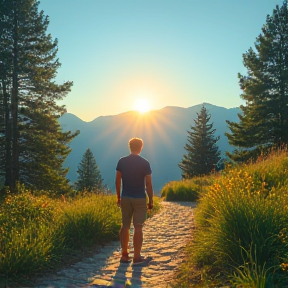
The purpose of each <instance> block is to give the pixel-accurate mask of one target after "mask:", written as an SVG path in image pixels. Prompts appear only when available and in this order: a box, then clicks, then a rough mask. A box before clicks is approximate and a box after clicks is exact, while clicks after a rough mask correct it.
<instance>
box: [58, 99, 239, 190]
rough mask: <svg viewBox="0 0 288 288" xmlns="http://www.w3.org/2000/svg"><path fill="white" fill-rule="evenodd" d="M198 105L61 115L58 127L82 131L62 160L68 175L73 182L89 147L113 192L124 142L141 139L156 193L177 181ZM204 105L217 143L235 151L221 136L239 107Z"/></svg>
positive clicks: (234, 117) (234, 118)
mask: <svg viewBox="0 0 288 288" xmlns="http://www.w3.org/2000/svg"><path fill="white" fill-rule="evenodd" d="M201 106H202V104H199V105H195V106H192V107H189V108H181V107H165V108H163V109H160V110H154V111H150V112H149V113H146V114H144V115H141V114H139V113H137V112H134V111H130V112H126V113H122V114H119V115H115V116H101V117H98V118H96V119H94V120H93V121H91V122H84V121H82V120H81V119H79V118H78V117H76V116H75V115H73V114H69V113H67V114H64V115H63V116H62V117H61V118H60V119H59V123H60V124H61V127H62V129H63V130H65V131H67V130H71V131H76V130H80V134H79V135H78V136H77V137H76V138H75V139H74V140H73V141H72V142H71V145H70V146H71V148H72V152H71V153H70V154H69V156H68V157H67V159H66V162H65V166H67V167H70V170H69V173H68V178H69V179H70V180H71V182H72V183H73V182H74V181H76V179H77V172H76V171H77V166H78V165H79V163H80V161H81V159H82V156H83V154H84V152H85V150H86V149H87V148H90V149H91V151H92V152H93V154H94V157H95V159H96V162H97V165H98V166H99V169H100V171H101V174H102V177H103V178H104V183H106V184H107V185H108V186H109V187H110V188H111V189H112V190H113V191H114V188H115V185H114V177H115V167H116V163H117V161H118V159H119V158H120V157H121V156H124V155H127V154H128V153H129V150H128V140H129V139H130V138H132V137H141V138H142V139H143V140H144V148H143V152H142V153H141V155H142V156H143V157H145V158H147V159H148V160H149V161H150V163H151V167H152V177H153V185H154V190H155V191H156V192H159V191H160V190H161V188H162V187H163V185H164V184H165V183H167V182H168V181H172V180H180V179H181V170H180V169H179V167H178V163H179V162H180V161H181V159H182V157H183V154H184V153H185V149H184V145H185V143H186V142H187V130H189V129H190V126H191V125H194V121H193V120H194V119H195V118H196V117H197V115H196V113H197V112H200V109H201ZM205 107H206V108H207V110H208V112H209V113H210V114H211V122H213V123H214V128H216V133H215V135H216V136H217V135H220V140H219V141H218V145H219V148H220V150H221V151H222V154H223V155H224V154H225V151H231V150H232V149H233V148H232V147H231V146H229V144H228V140H227V137H226V136H225V135H224V134H225V132H227V131H229V130H228V127H227V124H226V120H230V121H234V122H236V121H238V117H237V113H239V112H240V110H239V108H231V109H227V108H223V107H218V106H214V105H211V104H206V103H205Z"/></svg>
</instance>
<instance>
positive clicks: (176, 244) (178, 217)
mask: <svg viewBox="0 0 288 288" xmlns="http://www.w3.org/2000/svg"><path fill="white" fill-rule="evenodd" d="M194 208H195V203H188V202H179V203H171V202H163V208H162V209H161V211H160V212H159V213H158V214H157V215H154V216H153V217H152V218H150V219H148V220H147V221H146V224H145V226H144V228H143V231H144V242H143V248H142V254H143V255H145V256H152V257H153V259H152V261H151V262H150V263H149V264H148V265H147V266H144V267H136V266H132V265H131V264H123V263H120V262H119V259H120V244H119V241H115V242H111V243H110V244H108V245H106V246H105V247H103V248H102V249H101V250H100V251H99V253H97V254H95V255H94V256H93V257H90V258H86V259H84V260H83V261H81V262H78V263H76V264H74V265H72V266H70V267H68V268H66V269H63V270H61V271H59V272H58V273H57V274H55V275H50V276H45V277H44V278H42V279H39V282H38V284H36V283H35V286H29V287H33V288H36V287H37V288H72V287H73V288H76V287H82V288H83V287H85V288H88V287H91V288H93V287H95V288H96V287H107V286H108V285H109V283H111V280H112V279H113V278H114V279H115V280H117V281H119V282H121V279H123V278H124V277H126V278H128V279H130V282H131V283H132V287H154V288H156V287H159V288H161V287H167V284H168V283H169V282H170V281H171V280H173V274H174V272H175V269H177V267H178V266H179V264H180V263H181V262H182V261H183V257H184V255H183V248H184V247H185V245H186V243H187V240H189V238H190V237H191V232H192V230H193V228H194V217H193V210H194ZM131 232H132V231H131ZM131 234H132V233H131ZM131 240H132V237H131V239H130V247H132V242H131ZM131 250H133V247H132V249H131ZM26 287H27V286H26Z"/></svg>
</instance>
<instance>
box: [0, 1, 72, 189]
mask: <svg viewBox="0 0 288 288" xmlns="http://www.w3.org/2000/svg"><path fill="white" fill-rule="evenodd" d="M38 5H39V1H36V0H1V1H0V81H1V84H0V85H1V86H0V88H1V91H0V105H1V109H0V111H1V112H0V113H2V115H4V116H3V117H4V118H3V117H2V118H3V119H4V120H2V122H1V124H0V125H2V126H3V128H4V129H2V128H1V131H2V132H1V131H0V133H1V135H0V136H2V137H1V141H0V145H1V148H0V150H1V151H5V153H4V155H2V154H3V153H2V154H1V155H2V158H4V160H5V164H4V166H5V167H4V171H3V168H2V173H4V174H5V178H6V185H8V186H10V188H11V190H13V191H14V190H15V187H16V182H17V181H21V182H22V183H24V184H28V185H31V186H32V187H34V188H37V189H48V190H50V189H52V187H53V190H55V191H56V190H57V191H61V190H62V189H64V190H65V189H68V188H69V185H68V181H67V180H66V178H65V176H66V173H67V169H62V168H60V166H61V165H62V163H63V161H64V160H65V158H66V156H67V155H68V153H69V151H70V149H69V147H68V145H69V143H70V141H71V140H72V139H73V138H74V137H75V136H76V134H77V133H75V134H72V133H70V132H67V133H62V132H61V129H60V127H59V125H58V124H57V118H59V117H60V116H61V115H62V114H63V113H65V112H66V109H65V107H64V106H59V105H58V104H57V101H58V100H61V99H63V97H65V96H66V95H67V93H68V92H69V91H70V88H71V86H72V82H69V81H67V82H65V83H63V84H56V83H55V80H54V78H55V76H56V73H57V69H58V68H59V67H60V63H59V61H58V59H57V50H58V48H57V39H56V40H53V39H52V37H51V35H50V34H47V27H48V24H49V20H48V17H47V16H44V12H43V11H38ZM40 115H41V117H40ZM47 123H49V125H50V126H49V127H52V126H53V128H52V129H49V128H48V129H47V127H46V125H47ZM57 125H58V126H57ZM3 131H4V132H3ZM40 151H41V152H40ZM48 155H49V157H50V159H49V161H47V157H48ZM0 157H1V156H0ZM40 163H41V165H42V166H41V167H42V168H41V167H39V164H40ZM44 166H45V168H44ZM27 169H29V170H27ZM47 171H49V172H47ZM28 174H29V175H30V176H29V177H28V176H27V175H28ZM32 175H37V181H36V176H35V177H34V176H32ZM59 177H60V178H59ZM33 178H34V180H32V179H33ZM48 178H49V179H48ZM41 179H46V180H47V181H46V180H45V181H43V182H41ZM57 179H58V180H59V181H58V180H57ZM60 179H61V181H60ZM40 182H41V184H40ZM44 183H46V184H47V186H46V185H45V186H46V187H43V186H44ZM48 183H50V184H48ZM52 183H54V184H53V185H52ZM57 183H62V184H63V185H64V183H66V184H65V185H64V186H65V188H64V186H63V185H62V184H61V185H59V186H57ZM57 187H58V188H57Z"/></svg>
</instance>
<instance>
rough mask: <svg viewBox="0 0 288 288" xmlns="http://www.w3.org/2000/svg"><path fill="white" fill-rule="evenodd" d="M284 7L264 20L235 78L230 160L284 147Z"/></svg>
mask: <svg viewBox="0 0 288 288" xmlns="http://www.w3.org/2000/svg"><path fill="white" fill-rule="evenodd" d="M287 6H288V3H287V0H285V1H284V2H283V4H282V6H281V7H279V6H278V5H277V6H276V9H274V11H273V14H272V15H271V16H270V15H268V16H267V19H266V24H265V25H264V26H263V28H262V33H261V34H260V35H259V36H258V37H257V38H256V42H255V49H252V48H250V49H249V50H248V51H247V52H246V53H244V54H243V62H244V66H245V67H246V68H247V75H245V76H244V75H241V74H239V75H238V77H239V83H240V88H241V89H242V90H243V93H242V95H241V98H242V99H243V100H244V101H245V102H246V105H245V106H244V105H242V106H241V107H240V108H241V110H242V113H241V115H238V116H239V119H240V122H239V123H234V122H229V121H227V123H228V125H229V128H230V130H231V133H227V134H226V135H227V137H228V140H229V143H230V144H232V145H233V146H236V147H237V149H236V150H235V151H234V152H233V153H232V154H229V153H227V155H228V156H229V157H230V158H231V159H233V160H240V161H245V160H247V159H249V158H254V159H255V158H256V157H257V156H258V155H259V153H261V151H263V150H268V149H269V148H271V147H276V148H278V147H281V146H283V145H287V144H288V7H287Z"/></svg>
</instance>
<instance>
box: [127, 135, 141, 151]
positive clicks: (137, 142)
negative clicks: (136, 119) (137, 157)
mask: <svg viewBox="0 0 288 288" xmlns="http://www.w3.org/2000/svg"><path fill="white" fill-rule="evenodd" d="M142 147H143V140H142V139H141V138H137V137H134V138H132V139H130V140H129V149H130V151H131V152H136V153H138V152H140V151H141V149H142Z"/></svg>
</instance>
